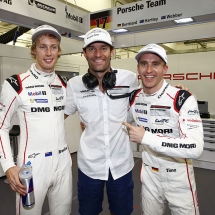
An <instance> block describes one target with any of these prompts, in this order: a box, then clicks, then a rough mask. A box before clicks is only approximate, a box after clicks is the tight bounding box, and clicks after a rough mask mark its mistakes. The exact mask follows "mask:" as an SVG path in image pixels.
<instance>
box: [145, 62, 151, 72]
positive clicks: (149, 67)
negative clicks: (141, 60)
mask: <svg viewBox="0 0 215 215" xmlns="http://www.w3.org/2000/svg"><path fill="white" fill-rule="evenodd" d="M146 72H147V73H151V72H152V65H151V64H149V65H148V66H147V69H146Z"/></svg>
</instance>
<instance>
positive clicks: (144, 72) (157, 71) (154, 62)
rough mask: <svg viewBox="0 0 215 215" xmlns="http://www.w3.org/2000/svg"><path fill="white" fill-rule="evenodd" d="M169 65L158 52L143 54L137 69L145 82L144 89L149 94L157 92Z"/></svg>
mask: <svg viewBox="0 0 215 215" xmlns="http://www.w3.org/2000/svg"><path fill="white" fill-rule="evenodd" d="M167 70H168V66H167V65H166V64H165V62H164V61H163V60H162V59H161V58H160V57H159V56H158V55H156V54H153V53H145V54H143V55H142V56H141V57H140V59H139V61H138V65H137V71H138V73H139V75H140V78H141V80H142V83H143V90H144V92H145V93H147V94H153V93H155V92H157V91H158V90H159V89H160V88H161V87H162V83H163V75H164V74H165V73H166V72H167Z"/></svg>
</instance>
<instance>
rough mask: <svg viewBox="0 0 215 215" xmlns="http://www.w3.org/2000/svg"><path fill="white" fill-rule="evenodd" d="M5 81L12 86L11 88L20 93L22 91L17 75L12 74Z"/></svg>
mask: <svg viewBox="0 0 215 215" xmlns="http://www.w3.org/2000/svg"><path fill="white" fill-rule="evenodd" d="M6 81H7V82H8V83H9V84H10V85H11V86H12V87H13V89H14V90H15V91H16V92H17V93H18V94H20V93H21V91H22V82H21V80H20V77H19V75H12V76H10V77H9V78H7V79H6Z"/></svg>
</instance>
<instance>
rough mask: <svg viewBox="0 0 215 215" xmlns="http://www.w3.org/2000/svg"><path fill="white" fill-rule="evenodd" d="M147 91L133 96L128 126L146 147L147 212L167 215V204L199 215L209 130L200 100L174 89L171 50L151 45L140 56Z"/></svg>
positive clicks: (179, 213) (177, 214)
mask: <svg viewBox="0 0 215 215" xmlns="http://www.w3.org/2000/svg"><path fill="white" fill-rule="evenodd" d="M135 58H136V60H137V62H138V65H137V69H138V73H139V75H140V78H141V80H142V84H143V89H141V90H138V91H136V93H135V94H134V95H133V97H132V98H130V114H131V116H130V118H133V119H134V120H135V122H136V125H137V126H132V125H130V124H128V123H126V122H124V123H123V124H124V125H126V126H127V127H128V129H129V136H130V140H131V141H134V142H136V143H140V144H142V145H143V152H142V160H143V163H142V169H141V182H142V191H141V200H142V214H144V215H152V214H153V215H161V214H164V212H165V206H166V203H168V205H169V208H170V210H171V212H172V214H174V215H199V207H198V199H197V191H196V184H195V177H194V171H193V165H192V159H196V158H198V157H199V156H200V155H201V153H202V151H203V145H204V142H203V129H202V121H201V118H200V116H199V111H198V105H197V101H196V99H195V98H194V96H193V95H192V94H191V93H189V92H187V91H184V90H180V89H177V88H175V87H172V86H170V85H169V84H168V83H167V82H166V81H165V80H164V79H163V74H165V73H166V72H167V70H168V66H167V56H166V51H165V50H164V49H163V48H162V47H161V46H158V45H157V44H149V45H147V46H145V47H144V48H142V49H141V50H140V51H139V52H138V54H137V55H136V57H135Z"/></svg>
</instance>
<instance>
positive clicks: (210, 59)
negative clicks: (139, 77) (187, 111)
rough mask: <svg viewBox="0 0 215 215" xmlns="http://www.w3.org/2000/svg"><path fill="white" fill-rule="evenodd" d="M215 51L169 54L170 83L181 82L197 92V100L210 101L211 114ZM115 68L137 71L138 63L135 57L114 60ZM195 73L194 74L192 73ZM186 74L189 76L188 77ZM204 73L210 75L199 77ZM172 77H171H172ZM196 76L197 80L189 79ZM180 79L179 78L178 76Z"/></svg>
mask: <svg viewBox="0 0 215 215" xmlns="http://www.w3.org/2000/svg"><path fill="white" fill-rule="evenodd" d="M214 59H215V52H214V51H213V52H199V53H190V54H175V55H169V56H168V65H169V70H168V73H167V75H166V76H167V77H168V76H169V77H168V79H171V80H167V81H168V82H169V83H171V84H172V85H175V84H177V83H181V84H183V85H185V86H186V87H188V88H189V90H190V91H191V92H192V93H193V94H195V96H196V98H197V100H200V101H208V109H209V112H210V114H211V115H215V96H214V93H215V61H214ZM112 66H113V67H114V68H124V69H129V70H131V71H133V72H135V73H137V72H136V71H137V63H136V61H135V60H134V59H121V60H112ZM190 73H194V74H190ZM173 74H180V79H183V80H174V79H176V78H174V77H173ZM186 74H187V75H188V77H187V78H186ZM200 74H201V76H202V75H208V76H210V75H211V77H212V78H211V79H210V78H209V77H204V78H199V77H200ZM170 77H171V78H170ZM190 78H194V79H197V80H188V79H190ZM177 79H179V78H177Z"/></svg>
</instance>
